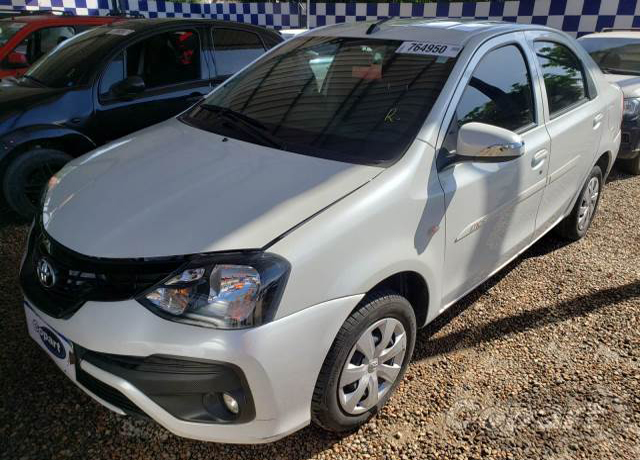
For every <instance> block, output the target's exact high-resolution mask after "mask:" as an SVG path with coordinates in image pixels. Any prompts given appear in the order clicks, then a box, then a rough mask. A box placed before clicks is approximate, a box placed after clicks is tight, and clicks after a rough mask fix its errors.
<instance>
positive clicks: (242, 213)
mask: <svg viewBox="0 0 640 460" xmlns="http://www.w3.org/2000/svg"><path fill="white" fill-rule="evenodd" d="M369 26H370V24H362V23H356V24H346V25H337V26H328V27H323V28H319V29H316V30H312V31H309V32H306V33H305V36H314V35H321V36H325V35H330V36H341V37H369V38H370V37H371V35H366V33H365V31H366V30H367V28H368V27H369ZM535 37H547V38H552V39H553V40H554V41H558V42H561V43H563V44H566V45H567V46H569V47H570V48H571V49H572V50H574V51H575V52H576V53H578V54H579V56H580V57H581V58H583V59H584V61H583V62H586V63H587V64H588V65H589V66H591V65H592V64H593V63H592V61H590V58H588V56H587V58H584V55H585V54H586V53H583V52H581V51H580V50H579V49H578V48H577V47H576V46H574V45H573V41H572V39H571V38H569V37H568V36H567V35H565V34H563V33H561V32H557V31H553V30H551V29H548V28H545V27H539V26H530V25H522V24H509V23H497V22H486V23H477V22H464V21H462V22H461V21H457V20H445V21H428V20H397V21H391V22H388V23H385V24H382V25H381V26H380V27H379V30H378V31H377V32H376V33H375V38H387V39H399V40H406V41H410V40H429V41H430V42H437V43H446V44H451V45H459V46H462V47H463V48H462V51H461V52H460V54H459V56H458V62H457V63H456V65H455V67H454V68H453V71H452V72H451V74H450V76H449V79H448V80H447V82H446V83H445V85H444V87H443V89H442V92H441V94H440V97H439V98H438V100H437V101H436V102H435V104H434V106H433V108H432V110H431V112H430V113H429V115H428V117H427V118H426V120H425V121H424V124H423V126H422V128H421V129H420V130H419V132H418V134H417V135H416V139H415V140H414V141H413V143H412V144H411V146H410V147H409V148H408V150H407V152H406V153H405V154H404V156H402V158H400V159H399V160H398V161H397V162H396V163H395V164H393V165H391V166H389V167H387V168H379V167H373V166H361V165H353V164H348V163H341V162H337V161H331V160H324V159H319V158H314V157H311V156H305V155H300V154H294V153H289V152H283V151H279V150H276V149H272V148H267V147H263V146H258V145H255V144H251V143H248V142H241V141H238V140H233V139H228V140H224V139H223V138H222V137H221V136H218V135H216V134H211V133H208V132H205V131H201V130H198V129H195V128H192V127H189V126H187V125H185V124H183V123H182V122H180V121H178V120H176V119H173V120H170V121H167V122H165V123H162V124H160V125H156V126H155V127H151V128H148V129H146V130H144V131H141V132H139V133H137V134H135V135H132V136H129V137H126V138H124V139H121V140H119V141H116V142H114V143H112V144H109V145H107V146H105V147H103V148H101V149H98V150H96V151H94V152H93V153H90V154H87V155H85V156H84V157H81V158H79V159H77V160H75V161H73V162H72V163H70V164H69V165H68V166H67V167H65V169H64V170H63V171H62V172H61V173H60V174H59V175H58V176H57V179H56V180H57V181H58V183H57V184H55V185H54V186H53V187H52V188H51V189H50V191H49V193H48V194H47V196H46V198H45V205H44V206H45V207H44V213H43V220H44V225H45V229H46V231H47V233H48V234H49V235H50V236H51V238H53V239H55V240H56V241H57V242H59V243H60V244H62V245H64V246H66V247H68V248H70V249H72V250H73V251H76V252H78V253H80V254H83V255H86V256H93V257H106V258H140V257H159V256H172V255H184V254H193V253H201V252H212V251H233V250H243V249H255V248H263V249H264V250H266V251H268V252H271V253H274V254H277V255H279V256H282V257H284V258H285V259H286V260H287V261H288V262H289V263H290V264H291V272H290V275H289V278H288V281H287V285H286V288H285V290H284V293H283V296H282V299H281V300H280V303H279V306H278V309H277V313H276V316H275V319H274V321H273V322H271V323H267V324H264V325H261V326H260V327H257V328H254V329H247V330H242V331H222V330H213V329H208V328H202V327H195V326H190V325H185V324H177V323H175V322H170V321H167V320H165V319H163V318H160V317H158V316H156V315H154V314H153V313H151V312H150V311H149V310H147V309H146V308H145V307H143V306H142V305H140V304H139V303H138V302H136V301H135V300H129V301H124V302H110V304H109V306H108V307H109V308H105V305H104V303H100V302H87V303H86V304H85V305H84V306H82V308H80V310H78V311H77V312H76V313H75V314H74V315H73V316H72V317H71V318H69V319H55V318H51V317H45V318H44V319H45V320H46V321H47V322H48V323H49V324H50V325H51V326H52V327H53V328H55V329H56V330H57V331H59V332H60V333H62V334H64V335H65V336H66V337H69V338H70V340H72V341H74V342H77V343H79V344H82V346H83V347H86V348H89V349H91V350H95V351H99V352H104V353H114V354H125V355H132V356H147V355H149V354H153V353H165V354H170V355H174V356H183V357H194V358H195V357H197V358H202V359H210V360H215V361H222V362H232V363H234V364H236V365H237V366H239V367H240V368H241V369H242V370H243V371H244V373H245V374H246V376H247V380H248V382H249V385H250V387H251V391H252V393H253V398H254V400H255V402H256V419H255V420H254V421H252V422H250V423H247V424H239V425H233V424H231V425H225V426H221V425H213V426H212V425H207V424H198V423H187V422H184V421H180V420H177V419H175V418H174V417H172V416H171V415H170V414H168V413H166V412H165V411H164V410H162V409H160V408H159V407H158V406H155V404H154V403H153V402H152V401H150V400H148V398H146V397H145V396H144V395H143V394H141V392H140V391H138V390H137V389H136V388H135V387H132V386H131V385H130V384H129V383H128V382H126V381H123V380H122V379H120V378H119V377H116V376H113V375H108V373H106V374H107V375H105V372H104V371H102V370H100V369H97V368H95V369H94V368H93V367H95V366H93V367H92V366H91V365H88V366H87V365H85V367H83V368H84V369H85V370H86V371H87V372H89V373H91V374H92V375H93V376H94V377H96V378H98V379H100V380H102V381H104V382H107V383H108V384H110V385H112V386H114V387H116V388H118V389H119V390H120V391H121V392H123V393H124V394H125V395H127V396H128V397H129V398H130V399H131V400H132V401H134V402H135V403H136V404H137V405H138V406H139V407H141V408H143V409H144V410H145V412H147V413H148V414H150V416H151V417H153V418H154V419H155V420H156V421H158V423H160V424H162V425H163V426H165V427H166V428H168V429H169V430H171V431H173V432H174V433H176V434H179V435H181V436H187V437H192V438H196V439H205V440H215V441H223V442H237V443H245V442H246V443H252V442H265V441H269V440H274V439H277V438H279V437H282V436H284V435H286V434H288V433H290V432H292V431H295V430H296V429H298V428H300V427H302V426H304V425H306V424H308V423H309V421H310V419H311V413H310V404H311V397H312V394H313V389H314V386H315V382H316V379H317V377H318V373H319V370H320V368H321V366H322V363H323V361H324V358H325V356H326V353H327V351H328V349H329V347H330V346H331V344H332V343H333V340H334V338H335V336H336V334H337V333H338V330H339V328H340V327H341V325H342V324H343V322H344V320H345V319H346V318H347V317H348V315H349V314H350V313H351V311H352V310H353V308H355V306H356V305H357V304H358V302H359V301H360V300H361V299H362V298H363V296H364V295H365V294H366V293H367V292H369V291H371V289H372V288H374V287H375V286H376V285H377V284H378V283H380V282H381V281H383V280H385V279H387V278H389V277H390V276H393V275H396V274H398V273H403V272H411V273H413V274H416V275H417V276H419V277H421V278H422V279H423V280H424V281H425V283H426V285H427V288H428V302H427V303H428V304H427V305H424V306H422V308H423V311H422V312H423V315H422V316H420V326H422V325H425V324H427V323H429V322H430V321H432V320H433V319H434V318H435V317H437V316H438V315H439V314H440V313H441V312H442V311H444V310H445V309H446V308H447V307H448V306H449V305H451V304H452V303H453V302H455V301H456V300H458V299H459V298H461V297H462V296H463V295H464V294H466V293H467V292H469V291H470V290H471V289H473V288H474V287H476V286H477V285H478V284H480V283H481V282H483V281H484V280H486V279H487V277H489V276H490V275H492V274H493V273H495V272H496V271H497V270H499V269H500V268H501V267H503V266H505V265H506V264H507V263H508V262H509V261H511V260H513V259H514V258H515V257H517V256H518V254H520V253H522V252H523V251H524V250H525V249H526V248H528V247H529V246H530V245H531V244H533V243H534V242H535V241H536V240H537V239H539V238H540V237H541V236H542V235H543V234H544V233H546V232H547V231H548V230H549V229H551V228H552V226H553V225H555V224H556V223H557V222H558V221H559V220H560V219H562V218H563V217H564V216H566V215H567V214H568V213H569V212H570V210H571V208H572V206H573V203H574V202H575V200H576V198H577V196H578V193H579V191H580V189H581V188H582V184H583V183H584V180H585V178H586V175H587V174H588V172H589V171H591V169H592V168H593V165H594V164H596V162H597V161H598V160H599V159H600V158H601V155H603V154H605V153H606V154H608V156H609V160H608V161H609V164H608V167H607V168H606V169H607V171H605V173H606V172H608V169H609V168H610V167H611V165H612V164H613V161H614V160H615V155H616V153H617V150H618V146H619V144H620V123H619V121H620V119H621V112H622V106H621V93H620V90H619V88H617V87H615V86H614V85H612V84H610V83H608V82H607V81H606V80H605V79H604V77H603V76H602V74H601V73H600V72H599V70H597V69H595V68H592V67H589V68H588V69H587V70H588V72H589V74H590V75H591V78H592V79H593V80H594V83H595V85H596V87H597V90H598V94H597V97H595V98H593V99H591V100H589V101H587V102H585V103H584V104H582V105H580V106H578V107H576V108H574V109H572V110H570V111H568V112H567V113H565V114H562V115H561V116H558V117H557V118H554V119H550V117H549V111H548V107H547V102H546V97H545V88H544V81H543V80H542V76H541V72H542V70H541V68H540V66H539V65H538V64H537V62H536V60H535V59H536V58H535V54H534V53H533V51H532V50H531V48H530V41H531V40H532V39H535ZM511 43H515V44H517V45H518V46H520V47H521V48H522V49H523V51H524V54H525V57H526V59H527V62H528V65H529V71H530V73H531V79H532V86H533V87H534V93H535V100H534V107H535V109H536V114H537V116H536V119H537V120H536V121H537V124H536V126H534V127H532V128H531V129H528V130H527V131H525V132H522V133H519V134H520V136H521V138H522V139H523V140H524V143H525V152H524V155H523V156H521V157H519V158H517V159H515V160H512V161H509V162H504V163H479V162H465V163H462V162H461V163H457V164H453V165H449V166H448V167H446V168H443V169H440V170H439V168H438V164H437V156H438V152H439V150H440V148H441V147H442V142H443V138H444V135H445V133H446V131H447V128H448V126H449V122H450V120H451V119H452V117H453V113H454V112H455V109H456V105H457V103H458V101H459V99H460V97H461V95H462V92H463V91H464V88H465V85H466V83H467V82H468V81H469V79H470V77H471V76H472V73H473V71H474V69H475V67H476V65H477V64H478V62H479V61H480V59H481V58H482V57H483V56H484V55H485V54H486V53H487V52H489V51H490V50H492V49H495V48H496V47H500V46H503V45H505V44H511ZM281 46H282V45H281ZM268 56H269V53H267V54H266V55H265V56H263V57H262V58H260V59H265V58H266V57H268ZM260 59H259V60H260ZM593 65H595V64H593ZM497 70H498V71H499V69H497ZM596 117H599V118H598V119H597V120H596V121H595V122H594V120H595V119H596ZM36 308H37V305H36Z"/></svg>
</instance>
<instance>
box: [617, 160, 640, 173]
mask: <svg viewBox="0 0 640 460" xmlns="http://www.w3.org/2000/svg"><path fill="white" fill-rule="evenodd" d="M621 163H622V164H621V166H622V170H623V171H624V172H626V173H629V174H633V175H634V176H638V175H640V156H638V157H636V158H634V159H633V160H622V162H621Z"/></svg>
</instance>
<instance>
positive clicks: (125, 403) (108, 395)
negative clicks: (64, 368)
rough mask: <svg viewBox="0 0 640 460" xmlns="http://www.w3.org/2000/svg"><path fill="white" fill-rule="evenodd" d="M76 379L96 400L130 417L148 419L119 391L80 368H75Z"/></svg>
mask: <svg viewBox="0 0 640 460" xmlns="http://www.w3.org/2000/svg"><path fill="white" fill-rule="evenodd" d="M76 379H77V380H78V383H79V384H80V385H82V386H83V387H85V388H86V389H87V390H89V391H90V392H91V393H93V394H94V395H96V396H97V397H98V398H100V399H103V400H104V401H106V402H108V403H109V404H111V405H113V406H116V407H117V408H119V409H122V410H123V411H124V412H126V413H127V414H130V415H136V416H138V417H144V418H148V416H147V415H146V414H145V413H144V412H143V411H142V409H140V408H139V407H138V406H136V405H135V404H134V403H133V402H132V401H131V400H130V399H129V398H127V397H126V396H125V395H124V394H122V393H121V392H120V391H118V390H116V389H115V388H113V387H112V386H111V385H107V384H106V383H104V382H102V381H100V380H98V379H96V378H95V377H93V376H92V375H91V374H88V373H87V372H85V371H83V370H82V369H81V368H80V366H76Z"/></svg>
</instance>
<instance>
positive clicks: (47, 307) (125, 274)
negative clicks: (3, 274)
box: [20, 224, 184, 318]
mask: <svg viewBox="0 0 640 460" xmlns="http://www.w3.org/2000/svg"><path fill="white" fill-rule="evenodd" d="M43 258H44V259H46V260H47V262H48V263H49V265H50V266H51V267H52V269H53V272H54V274H55V283H54V284H53V285H52V286H50V287H45V286H44V285H43V284H42V283H41V282H40V280H39V278H38V275H37V266H38V262H39V261H40V260H41V259H43ZM183 263H184V259H183V258H177V257H176V258H165V259H154V260H148V259H146V260H145V259H106V258H100V257H89V256H84V255H82V254H78V253H76V252H74V251H72V250H70V249H68V248H66V247H64V246H62V245H61V244H59V243H58V242H56V241H54V240H53V239H51V238H50V237H49V236H48V235H47V234H46V232H45V231H44V230H43V229H42V226H41V225H39V224H36V225H34V227H33V229H32V231H31V234H30V237H29V242H28V247H27V254H26V255H25V259H24V262H23V264H22V268H21V271H20V282H21V284H22V289H23V290H24V293H25V295H26V296H27V298H28V299H29V300H30V301H31V302H33V303H34V304H35V306H37V307H38V308H39V309H40V310H42V311H43V312H45V313H46V314H48V315H50V316H52V317H54V318H68V317H70V316H71V315H72V314H73V313H75V312H76V311H77V310H78V309H79V308H80V307H81V306H82V305H83V304H84V303H85V302H87V301H89V300H95V301H103V302H109V301H119V300H127V299H131V298H133V297H135V296H137V295H139V294H140V293H141V292H143V291H145V290H146V289H149V288H150V287H152V286H153V285H154V284H157V283H158V282H160V281H162V279H164V278H165V277H166V276H168V275H169V274H171V273H172V272H174V271H175V270H177V269H178V268H179V267H180V266H181V265H182V264H183Z"/></svg>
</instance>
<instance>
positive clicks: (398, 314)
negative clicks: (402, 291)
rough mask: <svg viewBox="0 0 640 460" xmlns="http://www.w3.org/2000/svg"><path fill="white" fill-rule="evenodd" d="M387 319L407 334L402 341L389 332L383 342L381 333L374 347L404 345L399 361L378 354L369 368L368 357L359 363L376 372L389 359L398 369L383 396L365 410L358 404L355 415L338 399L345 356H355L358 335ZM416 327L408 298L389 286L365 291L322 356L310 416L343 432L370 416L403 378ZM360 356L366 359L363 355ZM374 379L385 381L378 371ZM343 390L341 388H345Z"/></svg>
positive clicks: (347, 357)
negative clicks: (386, 288) (358, 407)
mask: <svg viewBox="0 0 640 460" xmlns="http://www.w3.org/2000/svg"><path fill="white" fill-rule="evenodd" d="M386 321H389V324H394V325H396V326H397V327H398V328H399V329H400V330H402V329H403V330H404V332H406V334H404V338H403V339H402V341H403V342H402V343H400V342H397V343H396V341H398V340H400V337H402V334H400V335H397V336H396V335H394V336H391V337H392V338H391V340H390V341H389V342H388V343H387V344H383V343H382V335H380V341H378V342H377V343H376V348H377V345H378V344H380V348H381V349H384V350H391V349H392V348H393V346H394V345H397V344H399V345H401V346H402V347H403V352H402V353H403V354H402V362H401V363H396V362H394V361H393V360H394V359H395V358H393V359H391V360H390V361H386V360H384V361H383V359H384V358H383V357H380V362H378V358H374V360H375V363H376V364H375V366H374V367H373V370H370V369H371V367H372V364H371V362H370V361H367V362H365V363H361V364H360V366H366V368H367V372H369V373H370V374H371V373H373V372H375V371H376V369H379V370H380V371H382V365H383V364H384V363H387V365H388V364H389V363H391V364H392V365H393V367H394V368H395V371H396V372H397V374H396V377H395V379H394V380H393V382H388V387H387V388H386V389H385V390H384V394H383V396H382V397H376V398H375V399H376V400H377V403H376V404H375V405H374V406H373V407H371V408H370V409H368V410H365V409H363V408H361V409H360V410H362V411H363V412H362V413H359V414H355V415H354V414H350V413H347V412H346V411H345V409H344V405H343V403H341V402H340V399H339V398H340V396H339V392H340V382H341V377H342V373H343V369H344V368H345V366H347V365H351V363H349V364H348V363H347V360H348V359H355V354H354V350H355V348H356V343H357V342H358V341H359V339H362V338H363V337H365V335H364V334H366V333H367V332H368V330H369V329H370V328H371V327H374V326H375V325H377V324H380V323H381V322H386ZM384 324H387V323H384ZM398 325H401V326H398ZM416 329H417V327H416V318H415V314H414V311H413V308H412V307H411V304H410V303H409V302H408V301H407V299H405V298H404V297H402V296H400V295H398V294H396V293H395V292H393V291H390V290H383V291H378V292H374V293H371V294H368V295H367V296H366V297H365V298H364V299H363V300H362V302H361V303H360V305H359V306H358V307H357V308H356V309H355V310H354V311H353V312H352V313H351V315H350V316H349V317H348V318H347V320H346V321H345V322H344V324H343V325H342V327H341V328H340V331H339V332H338V335H337V336H336V338H335V340H334V342H333V345H332V346H331V349H330V350H329V353H328V354H327V357H326V358H325V361H324V364H323V365H322V369H321V371H320V375H319V376H318V380H317V383H316V388H315V390H314V393H313V399H312V403H311V418H312V420H313V422H314V423H315V424H316V425H318V426H320V427H321V428H323V429H325V430H327V431H332V432H345V431H351V430H354V429H356V428H358V427H359V426H360V425H362V424H363V423H365V422H366V421H367V420H369V419H370V418H371V417H373V416H374V415H375V414H376V413H377V412H378V410H380V408H381V407H382V406H384V405H385V403H386V402H387V400H388V399H389V397H390V396H391V395H392V394H393V392H394V391H395V389H396V387H397V385H398V383H399V382H400V381H401V380H402V377H403V375H404V372H405V370H406V368H407V365H408V363H409V361H410V360H411V355H412V354H413V348H414V345H415V338H416ZM374 332H377V330H374ZM379 332H380V333H381V334H382V333H383V332H382V331H379ZM374 336H375V334H374ZM374 343H375V339H374ZM388 345H390V346H388ZM384 347H386V348H384ZM396 348H398V347H396ZM383 353H384V351H383ZM363 359H364V360H366V357H364V355H363ZM367 363H369V364H367ZM378 365H380V367H378ZM398 366H399V368H400V369H399V370H398V369H397V367H398ZM381 375H382V374H381ZM363 378H368V375H367V374H365V375H363ZM361 382H362V380H359V381H357V382H356V383H354V384H355V385H358V386H359V385H360V384H361ZM376 382H378V383H379V384H380V385H381V387H383V388H384V387H385V385H386V384H387V382H386V381H385V379H384V378H380V379H379V380H378V377H377V373H376ZM380 382H382V383H380ZM345 388H346V387H345ZM342 391H343V392H344V389H343V390H342ZM356 391H357V388H356V390H354V393H355V392H356ZM367 392H368V388H367ZM364 396H365V397H364V398H363V399H365V398H366V393H365V395H364Z"/></svg>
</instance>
